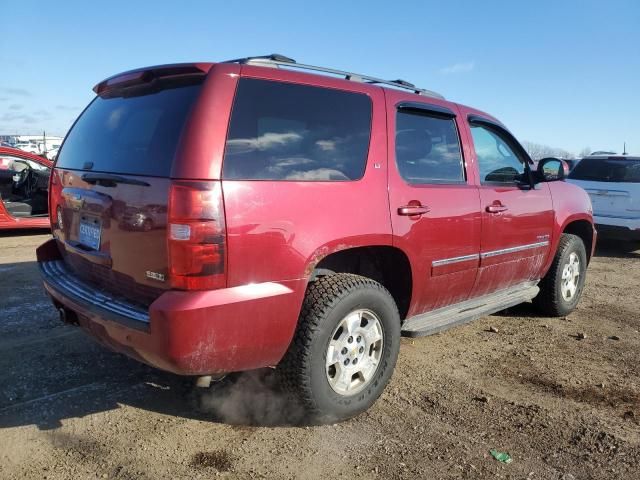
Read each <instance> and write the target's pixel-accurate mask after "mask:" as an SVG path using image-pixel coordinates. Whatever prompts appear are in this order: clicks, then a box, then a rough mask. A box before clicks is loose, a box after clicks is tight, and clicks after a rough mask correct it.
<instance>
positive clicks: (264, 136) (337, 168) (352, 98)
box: [223, 79, 371, 181]
mask: <svg viewBox="0 0 640 480" xmlns="http://www.w3.org/2000/svg"><path fill="white" fill-rule="evenodd" d="M370 131H371V100H370V99H369V97H367V96H366V95H363V94H358V93H350V92H344V91H340V90H332V89H326V88H319V87H310V86H306V85H296V84H288V83H281V82H274V81H267V80H255V79H242V80H240V82H239V85H238V91H237V93H236V99H235V103H234V107H233V113H232V116H231V124H230V126H229V135H228V138H227V143H226V148H225V156H224V163H223V177H224V178H225V179H231V180H301V181H305V180H315V181H341V180H342V181H345V180H357V179H359V178H362V176H363V174H364V169H365V165H366V159H367V152H368V149H369V136H370Z"/></svg>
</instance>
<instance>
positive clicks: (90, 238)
mask: <svg viewBox="0 0 640 480" xmlns="http://www.w3.org/2000/svg"><path fill="white" fill-rule="evenodd" d="M101 237H102V224H101V223H100V220H99V219H98V218H95V217H90V216H84V215H83V216H82V217H80V227H79V230H78V241H79V242H80V243H81V244H82V245H83V246H85V247H87V248H90V249H91V250H100V239H101Z"/></svg>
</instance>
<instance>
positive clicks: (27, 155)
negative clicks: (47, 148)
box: [0, 147, 53, 167]
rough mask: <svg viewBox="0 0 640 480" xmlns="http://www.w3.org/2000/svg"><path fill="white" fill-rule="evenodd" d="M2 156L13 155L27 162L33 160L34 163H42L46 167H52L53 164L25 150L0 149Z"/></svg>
mask: <svg viewBox="0 0 640 480" xmlns="http://www.w3.org/2000/svg"><path fill="white" fill-rule="evenodd" d="M2 155H11V156H12V157H21V158H24V159H26V160H32V161H34V162H37V163H40V164H42V165H44V166H45V167H51V166H52V165H53V162H52V161H51V160H49V159H48V158H44V157H41V156H40V155H35V154H33V153H29V152H25V151H24V150H20V149H19V148H11V147H0V156H2Z"/></svg>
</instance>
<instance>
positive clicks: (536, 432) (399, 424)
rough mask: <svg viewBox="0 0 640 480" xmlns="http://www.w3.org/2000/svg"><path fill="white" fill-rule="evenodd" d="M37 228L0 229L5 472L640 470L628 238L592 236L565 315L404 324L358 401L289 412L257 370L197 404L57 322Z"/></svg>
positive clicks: (638, 267) (548, 475)
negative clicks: (327, 412)
mask: <svg viewBox="0 0 640 480" xmlns="http://www.w3.org/2000/svg"><path fill="white" fill-rule="evenodd" d="M46 238H48V236H47V235H42V234H32V235H24V234H22V235H20V234H17V233H9V234H6V233H5V234H0V385H1V387H0V445H1V448H0V478H2V479H18V478H20V479H23V478H26V479H35V478H38V479H42V478H47V479H77V478H116V479H134V478H135V479H138V478H140V479H165V478H166V479H181V478H185V479H192V478H212V477H221V478H270V479H271V478H276V479H280V478H283V479H284V478H320V477H325V478H341V477H344V478H384V479H387V478H411V479H415V478H428V479H436V478H473V479H475V478H514V479H516V478H517V479H566V480H569V479H585V478H597V479H608V478H612V479H613V478H620V479H631V478H640V424H639V422H640V379H639V373H640V348H639V346H640V332H639V330H640V301H639V300H638V297H639V296H640V251H636V252H631V253H626V252H624V251H623V250H621V249H619V248H616V246H615V245H606V246H605V247H604V248H601V249H599V251H598V255H597V257H596V258H595V259H594V260H593V262H592V264H591V266H590V268H589V272H588V280H587V288H586V292H585V295H584V297H583V299H582V301H581V303H580V305H579V308H578V309H577V310H576V311H575V312H574V313H572V314H571V315H569V316H568V317H566V318H545V317H540V316H539V315H537V314H536V313H535V311H534V310H533V309H532V308H531V307H530V306H528V305H522V306H520V307H517V308H513V309H511V310H509V311H506V312H501V313H500V314H497V315H492V316H489V317H485V318H483V319H481V320H479V321H477V322H475V323H472V324H469V325H466V326H463V327H459V328H456V329H453V330H450V331H448V332H444V333H442V334H439V335H435V336H432V337H425V338H420V339H415V340H411V339H403V340H402V347H401V351H400V359H399V362H398V366H397V368H396V373H395V374H394V376H393V379H392V381H391V383H390V385H389V386H388V388H387V390H386V392H385V393H384V395H383V396H382V397H381V399H380V400H379V401H378V402H377V403H376V404H375V405H374V407H373V408H372V409H371V410H369V411H368V412H366V413H365V414H363V415H361V416H360V417H358V418H356V419H353V420H351V421H348V422H345V423H341V424H337V425H326V426H318V427H293V426H290V425H287V423H286V418H288V414H289V413H290V409H292V408H295V407H292V406H290V405H289V404H288V403H287V402H286V400H285V399H283V398H282V397H280V396H279V395H278V394H277V393H276V392H275V391H274V389H273V388H271V387H270V384H269V379H270V376H269V372H268V371H267V372H252V373H250V374H246V375H244V376H240V377H239V378H237V379H235V381H233V382H232V381H227V382H223V383H222V384H221V385H218V386H217V387H216V388H215V389H213V390H212V391H211V392H209V393H207V395H206V396H205V398H204V399H203V402H202V404H203V405H204V406H205V408H204V409H203V408H200V409H196V408H194V405H195V400H194V399H193V398H192V397H189V396H185V394H184V382H183V381H182V380H181V379H179V378H177V377H174V376H171V375H167V374H164V373H161V372H157V371H155V370H152V369H150V368H148V367H145V366H142V365H140V364H138V363H136V362H134V361H132V360H129V359H127V358H125V357H123V356H120V355H117V354H113V353H110V352H108V351H106V350H104V349H102V348H101V347H99V346H98V345H97V344H95V343H94V342H93V341H92V340H90V339H89V338H88V337H85V336H84V335H83V334H82V333H81V332H79V331H78V330H77V329H75V328H73V327H69V326H64V325H62V324H60V323H59V322H58V320H57V316H56V313H55V311H54V310H53V308H52V307H51V305H50V303H49V302H48V300H47V298H46V297H45V295H44V293H43V290H42V287H41V286H40V283H39V278H38V271H37V266H36V263H35V254H34V248H35V247H36V246H37V245H39V244H40V243H42V242H43V241H44V240H45V239H46ZM492 327H493V328H492ZM491 449H497V450H498V451H501V452H508V453H509V455H510V456H511V457H512V459H513V461H512V462H511V463H510V464H503V463H500V462H498V461H497V460H495V459H494V458H493V457H492V456H491V455H490V453H489V452H490V450H491Z"/></svg>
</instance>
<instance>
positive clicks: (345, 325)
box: [325, 309, 384, 396]
mask: <svg viewBox="0 0 640 480" xmlns="http://www.w3.org/2000/svg"><path fill="white" fill-rule="evenodd" d="M383 342H384V332H383V330H382V322H381V321H380V319H379V318H378V317H377V315H376V314H375V313H373V312H372V311H371V310H366V309H359V310H354V311H353V312H351V313H349V314H348V315H347V316H346V317H344V318H343V319H342V320H341V321H340V323H338V326H337V327H336V329H335V330H334V331H333V335H331V339H330V340H329V346H328V348H327V359H326V366H325V371H326V374H327V380H328V381H329V385H330V386H331V388H332V389H333V390H334V391H335V392H336V393H337V394H339V395H345V396H349V395H354V394H356V393H358V392H359V391H361V390H363V389H364V388H365V387H366V386H367V385H368V384H369V382H371V380H372V379H373V377H374V375H375V373H376V371H377V369H378V365H379V363H380V358H381V356H382V347H383Z"/></svg>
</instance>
